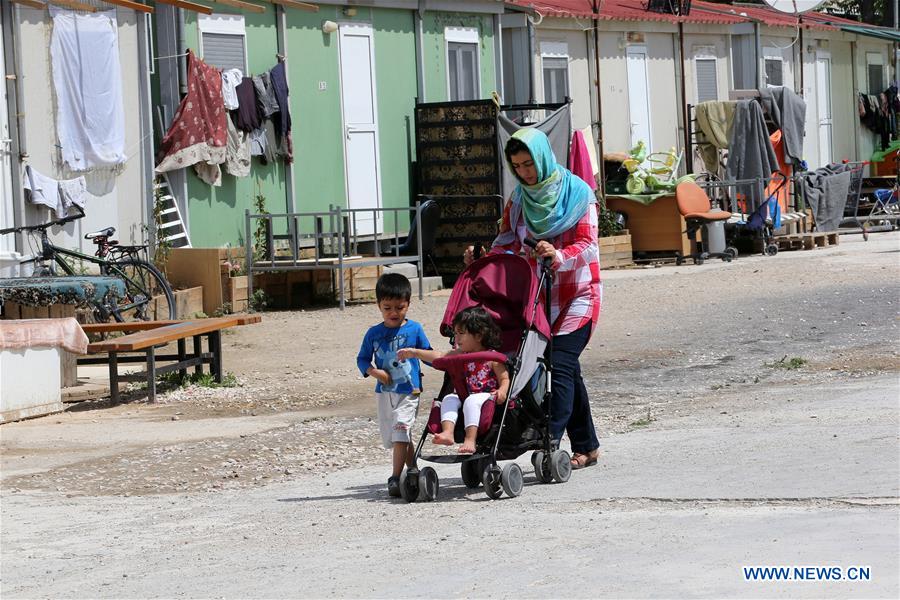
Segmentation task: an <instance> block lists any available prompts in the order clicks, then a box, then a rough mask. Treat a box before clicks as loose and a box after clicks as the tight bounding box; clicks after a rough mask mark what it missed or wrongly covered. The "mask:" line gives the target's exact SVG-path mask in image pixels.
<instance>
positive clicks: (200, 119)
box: [156, 51, 228, 185]
mask: <svg viewBox="0 0 900 600" xmlns="http://www.w3.org/2000/svg"><path fill="white" fill-rule="evenodd" d="M187 62H188V67H187V72H188V93H187V95H186V96H185V97H184V98H183V99H182V100H181V104H180V105H179V106H178V111H177V112H176V113H175V118H174V119H173V120H172V125H171V126H170V127H169V130H168V131H167V132H166V135H165V136H164V137H163V139H162V143H161V144H160V156H161V159H160V160H159V163H158V164H157V165H156V172H157V173H165V172H167V171H173V170H175V169H183V168H185V167H190V166H192V165H197V164H200V165H202V166H201V169H202V172H199V173H198V175H199V176H200V178H201V179H202V180H203V181H205V182H206V183H209V184H210V185H216V184H217V182H218V183H219V184H221V171H220V169H219V168H218V165H220V164H222V163H223V162H225V145H226V143H227V141H228V126H227V123H226V119H227V118H228V116H227V112H226V110H225V100H224V98H223V96H222V75H221V72H220V71H219V70H218V69H216V68H215V67H211V66H209V65H207V64H206V63H204V62H203V61H202V60H200V59H199V58H197V57H196V56H195V55H194V53H193V52H191V51H188V61H187ZM217 173H218V176H217Z"/></svg>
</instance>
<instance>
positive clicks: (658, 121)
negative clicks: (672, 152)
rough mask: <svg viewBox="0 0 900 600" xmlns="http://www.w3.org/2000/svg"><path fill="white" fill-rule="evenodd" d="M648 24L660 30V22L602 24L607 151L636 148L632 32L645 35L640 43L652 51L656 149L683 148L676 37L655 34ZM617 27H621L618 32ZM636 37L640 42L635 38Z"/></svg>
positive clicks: (651, 93)
mask: <svg viewBox="0 0 900 600" xmlns="http://www.w3.org/2000/svg"><path fill="white" fill-rule="evenodd" d="M648 25H655V26H657V27H659V24H658V23H653V24H649V23H633V24H632V23H606V24H601V28H603V30H601V32H600V92H601V96H602V104H603V136H604V151H605V152H628V150H630V148H631V129H630V126H629V123H630V119H629V115H628V106H629V98H628V75H627V65H626V58H625V57H626V52H627V47H628V45H629V41H628V31H631V32H634V33H639V34H643V44H641V45H643V46H645V47H646V48H647V55H648V61H649V62H648V67H647V69H648V80H649V86H650V112H651V115H650V121H651V137H652V140H651V144H652V147H653V148H654V150H656V151H664V150H667V149H668V148H670V147H672V146H676V147H678V146H679V144H680V134H679V130H678V113H679V111H680V110H681V108H680V105H679V103H678V101H677V94H678V93H679V92H678V86H679V82H678V79H677V77H676V75H675V46H674V38H673V34H672V33H671V32H666V33H658V32H653V31H651V29H652V27H648ZM613 26H618V27H621V28H622V29H621V30H613V29H612V27H613ZM626 29H627V30H628V31H626ZM632 39H633V40H634V39H635V38H634V36H632ZM631 43H632V44H634V43H638V42H636V41H632V42H631Z"/></svg>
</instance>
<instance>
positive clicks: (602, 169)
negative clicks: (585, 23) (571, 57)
mask: <svg viewBox="0 0 900 600" xmlns="http://www.w3.org/2000/svg"><path fill="white" fill-rule="evenodd" d="M592 8H593V13H594V71H595V78H594V81H595V84H596V88H597V151H598V152H599V154H598V155H597V158H598V160H597V168H598V175H599V177H600V195H601V196H602V197H603V198H604V199H605V198H606V165H605V164H604V162H603V98H602V95H603V86H601V85H600V27H599V25H600V0H594V2H593V7H592Z"/></svg>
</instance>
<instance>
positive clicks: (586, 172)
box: [569, 131, 597, 190]
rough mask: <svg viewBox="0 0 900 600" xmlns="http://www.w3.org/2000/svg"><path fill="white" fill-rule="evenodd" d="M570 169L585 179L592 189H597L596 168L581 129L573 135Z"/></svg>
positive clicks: (570, 150)
mask: <svg viewBox="0 0 900 600" xmlns="http://www.w3.org/2000/svg"><path fill="white" fill-rule="evenodd" d="M569 170H570V171H572V173H574V174H575V175H578V176H579V177H580V178H581V179H583V180H584V182H585V183H586V184H588V185H589V186H590V187H591V189H592V190H596V189H597V180H596V178H595V177H594V168H593V167H592V166H591V156H590V154H588V147H587V143H586V142H585V141H584V135H583V134H582V133H581V132H580V131H576V132H575V134H574V135H573V136H572V147H571V148H570V149H569Z"/></svg>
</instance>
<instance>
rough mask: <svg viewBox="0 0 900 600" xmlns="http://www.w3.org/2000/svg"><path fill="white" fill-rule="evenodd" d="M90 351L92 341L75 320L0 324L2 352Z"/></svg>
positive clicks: (11, 321) (12, 321)
mask: <svg viewBox="0 0 900 600" xmlns="http://www.w3.org/2000/svg"><path fill="white" fill-rule="evenodd" d="M87 347H88V337H87V335H85V333H84V331H82V329H81V326H80V325H79V324H78V321H76V320H75V319H73V318H72V317H67V318H65V319H20V320H16V319H10V320H7V321H0V350H24V349H26V348H64V349H66V350H68V351H69V352H73V353H75V354H85V353H87Z"/></svg>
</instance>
